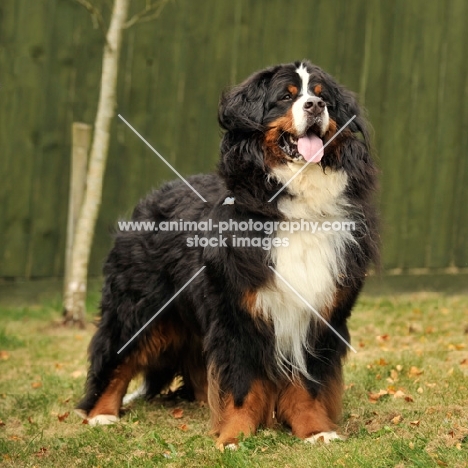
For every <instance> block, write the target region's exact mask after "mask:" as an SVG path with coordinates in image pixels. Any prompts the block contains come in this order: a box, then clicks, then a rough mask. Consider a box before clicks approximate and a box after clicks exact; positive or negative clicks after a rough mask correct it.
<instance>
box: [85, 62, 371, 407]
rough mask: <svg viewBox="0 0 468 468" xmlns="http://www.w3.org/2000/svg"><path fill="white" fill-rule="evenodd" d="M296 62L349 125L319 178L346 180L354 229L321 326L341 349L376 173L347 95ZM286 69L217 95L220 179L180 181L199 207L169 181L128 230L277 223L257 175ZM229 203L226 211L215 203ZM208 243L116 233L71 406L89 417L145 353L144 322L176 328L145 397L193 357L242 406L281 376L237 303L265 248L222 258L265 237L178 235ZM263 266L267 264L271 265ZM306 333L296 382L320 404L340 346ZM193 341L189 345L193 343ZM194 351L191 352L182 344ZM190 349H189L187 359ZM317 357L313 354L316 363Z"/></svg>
mask: <svg viewBox="0 0 468 468" xmlns="http://www.w3.org/2000/svg"><path fill="white" fill-rule="evenodd" d="M303 63H306V65H307V67H308V71H309V72H310V73H311V76H312V78H311V82H312V83H311V84H312V85H314V83H316V84H320V85H321V87H322V98H323V99H324V101H325V102H326V104H327V108H328V112H329V114H330V117H331V119H333V121H335V122H336V124H337V128H341V126H343V125H344V124H345V122H346V121H347V120H349V118H351V117H352V116H353V115H356V118H355V119H354V121H353V122H352V123H351V125H350V127H349V130H348V132H347V133H345V132H343V134H342V135H340V136H339V137H338V138H337V140H336V142H335V144H334V145H333V146H332V145H330V147H328V148H327V149H326V150H325V155H324V157H323V159H322V161H321V163H320V164H321V166H322V168H323V170H326V169H327V168H329V169H331V170H341V169H343V170H344V171H345V172H346V174H347V175H348V185H347V188H346V195H347V198H348V201H349V204H350V206H351V208H350V210H351V211H352V213H353V215H352V216H353V219H355V220H356V222H357V227H358V229H357V231H356V232H355V233H354V234H353V235H354V237H355V239H356V241H357V243H356V244H349V245H348V246H347V251H346V254H345V255H346V261H345V264H346V272H345V275H344V276H345V278H344V279H343V278H340V279H338V278H337V280H336V282H337V287H338V291H339V297H340V302H339V303H338V304H337V305H336V306H335V309H334V310H333V313H332V314H331V319H330V323H331V325H332V326H333V327H334V328H335V329H336V330H338V331H339V332H340V333H341V335H342V336H343V337H344V338H345V339H347V340H349V332H348V329H347V326H346V320H347V318H348V317H349V315H350V313H351V309H352V307H353V305H354V303H355V301H356V298H357V296H358V293H359V291H360V289H361V287H362V284H363V281H364V277H365V275H366V271H367V269H368V266H369V264H370V262H377V257H378V248H377V247H378V245H377V241H376V239H377V234H376V229H377V228H376V224H377V223H376V215H375V211H374V208H373V204H372V194H373V192H374V191H375V184H376V182H375V180H376V169H375V167H374V165H373V162H372V159H371V156H370V143H369V135H368V131H367V127H366V122H365V119H364V118H363V116H362V113H361V110H360V108H359V106H358V104H357V102H356V99H355V96H354V95H353V94H352V93H351V92H349V91H348V90H346V89H345V88H343V87H342V86H340V85H339V84H338V83H336V81H335V80H334V79H333V78H332V77H331V76H330V75H328V74H327V73H325V72H324V71H323V70H321V69H320V68H319V67H317V66H315V65H312V64H310V63H308V62H303ZM298 65H299V62H298V63H295V64H287V65H279V66H276V67H271V68H268V69H266V70H263V71H261V72H258V73H256V74H254V75H252V76H251V77H250V78H248V79H247V80H246V81H245V82H243V83H242V84H240V85H239V86H236V87H234V88H233V89H231V90H229V91H227V92H226V93H224V94H223V96H222V97H221V100H220V106H219V123H220V125H221V127H222V128H223V129H224V131H225V133H224V135H223V138H222V143H221V160H220V163H219V171H218V173H217V174H213V175H198V176H194V177H191V178H189V179H188V180H189V182H190V184H192V185H193V186H194V187H195V188H196V189H197V191H199V192H200V193H201V194H202V195H203V196H204V197H205V198H206V199H207V203H203V201H201V200H200V198H199V197H198V196H197V195H196V194H195V193H193V192H192V190H191V189H190V188H188V187H187V186H186V185H185V184H184V183H183V182H181V181H176V182H171V183H168V184H166V185H164V186H163V187H162V188H160V189H159V190H155V191H153V192H152V193H151V194H150V195H148V196H147V197H146V198H145V199H143V200H142V201H141V202H140V203H139V204H138V206H137V207H136V208H135V211H134V213H133V216H132V220H135V221H140V220H141V221H155V222H161V221H170V220H176V221H177V220H179V219H183V220H192V221H193V220H195V221H203V220H208V219H211V220H213V224H217V223H219V222H221V221H227V220H229V219H232V220H236V221H237V222H240V221H248V220H249V219H255V220H260V221H268V220H273V221H281V220H283V219H284V218H285V215H284V214H283V213H282V212H281V211H280V210H279V208H278V203H279V202H280V200H281V199H282V198H284V197H289V198H291V194H290V193H288V190H287V189H286V190H284V191H283V192H282V193H281V195H280V196H278V197H277V198H275V200H273V202H271V203H268V200H269V199H270V198H271V197H272V196H273V195H274V194H275V193H276V192H277V191H278V190H279V189H280V188H281V185H280V184H279V183H278V182H277V181H275V179H274V178H271V177H268V175H269V174H270V172H271V167H270V166H269V165H268V163H267V162H266V158H265V151H266V150H265V146H264V139H265V131H266V130H267V128H268V124H269V123H270V122H272V121H274V120H275V119H276V118H278V117H279V116H281V115H283V114H284V113H285V112H286V111H287V105H288V104H287V103H282V102H280V101H278V99H279V94H280V93H281V92H283V88H284V86H285V84H287V83H291V82H292V83H293V84H294V83H296V84H297V85H299V84H300V80H299V77H298V76H297V74H296V73H295V69H296V68H297V66H298ZM226 197H234V198H235V203H234V204H223V202H224V201H225V199H226ZM195 234H198V236H208V237H217V236H218V235H219V233H218V232H209V233H208V232H197V233H195V232H190V233H185V232H163V231H158V232H121V231H119V232H117V233H116V236H115V245H114V247H113V249H112V250H111V252H110V254H109V257H108V259H107V261H106V264H105V267H104V275H105V284H104V288H103V294H102V302H101V310H102V319H101V321H100V323H99V328H98V330H97V333H96V334H95V336H94V337H93V339H92V342H91V345H90V362H91V364H90V369H89V373H88V378H87V384H86V396H85V397H84V398H83V400H82V401H81V402H80V403H79V405H78V408H80V409H82V410H85V411H86V412H89V411H90V410H91V409H92V408H93V406H94V405H95V404H96V402H97V400H98V399H99V397H100V396H101V395H102V393H103V392H104V391H105V389H106V387H107V385H108V384H109V380H110V379H111V376H112V374H113V372H114V371H115V369H116V368H117V367H118V366H119V365H120V364H121V363H122V362H124V360H125V359H126V358H127V357H129V356H131V355H132V353H139V352H141V350H142V349H145V346H146V340H148V339H149V336H150V334H151V332H152V330H153V326H154V323H157V322H158V321H159V322H161V321H162V322H164V321H166V322H167V321H171V322H173V323H175V324H176V325H177V327H178V329H180V333H181V335H184V336H183V341H184V344H183V345H181V346H179V347H178V348H177V349H168V350H166V351H165V352H164V353H162V354H161V355H160V356H154V360H153V362H151V363H150V364H149V365H148V367H147V368H146V369H141V370H142V371H143V372H144V373H145V375H146V380H147V384H148V390H147V393H148V396H154V395H155V394H157V393H159V392H160V391H161V390H162V388H163V387H164V386H166V385H167V384H168V383H169V382H170V380H171V379H172V378H173V377H174V375H176V374H184V375H185V376H186V377H187V378H186V380H187V382H186V384H187V385H188V386H189V388H190V376H189V371H188V370H187V365H188V364H187V363H188V361H189V356H188V354H189V355H193V354H194V353H195V354H197V355H198V359H199V362H201V363H202V364H201V365H202V366H204V367H206V366H208V365H210V364H211V365H212V366H214V367H215V368H216V370H217V372H218V373H219V379H220V380H219V384H220V387H221V389H222V391H224V392H227V393H230V394H232V395H233V398H234V401H235V403H236V405H238V406H240V405H242V402H243V400H244V398H245V396H246V394H247V393H248V391H249V389H250V386H251V384H252V382H253V381H254V380H255V379H258V378H262V379H269V380H272V381H278V380H280V379H281V376H280V374H279V372H278V369H277V368H276V363H275V359H274V353H275V335H274V329H273V326H272V323H271V322H269V321H262V320H258V319H257V320H256V319H254V318H253V317H252V315H251V313H250V311H249V310H247V309H246V307H245V304H244V303H243V297H244V295H245V293H246V292H247V291H257V290H258V289H259V288H261V287H263V286H266V285H267V284H269V283H270V282H271V281H272V279H273V272H272V271H271V270H270V269H269V268H268V267H269V265H271V264H272V261H271V259H270V257H269V256H268V252H267V250H264V249H262V248H258V247H251V248H233V247H230V242H231V240H232V236H233V235H239V236H240V235H242V236H243V237H254V236H255V237H258V236H263V237H268V236H267V235H266V234H264V233H258V232H250V231H249V232H244V233H242V234H241V233H235V232H227V233H224V236H226V237H227V238H228V240H229V241H228V242H227V243H228V247H206V248H193V247H188V246H187V237H193V236H194V235H195ZM202 266H205V267H206V268H205V270H204V271H203V272H202V273H201V274H200V275H199V276H198V277H197V278H196V279H195V280H194V281H193V282H192V283H191V284H190V285H189V286H188V287H187V288H186V289H185V290H184V292H183V293H182V294H180V295H179V296H178V297H177V299H176V300H175V301H174V302H172V304H171V305H170V306H169V307H167V308H166V309H165V310H164V311H163V313H162V314H161V315H160V316H159V317H158V318H157V319H156V321H155V322H154V323H152V324H151V325H150V326H148V327H147V329H145V331H144V332H143V333H142V334H141V335H140V336H139V337H138V338H137V339H136V340H134V341H133V342H132V343H131V344H130V345H129V346H128V347H127V348H125V350H124V351H123V352H122V353H120V354H117V351H118V350H119V349H120V348H121V347H122V346H123V345H125V343H126V342H127V341H128V340H129V339H130V338H131V337H132V336H133V334H134V333H136V331H137V330H139V329H140V328H141V327H142V326H143V325H144V324H145V323H146V322H147V321H148V320H149V319H150V318H151V317H152V316H153V315H154V314H155V313H156V312H157V311H158V310H159V309H160V308H161V307H162V306H163V305H164V304H165V302H166V301H167V300H168V299H169V298H171V297H172V296H173V295H174V294H175V293H176V292H177V291H178V290H180V289H181V288H182V286H183V285H184V284H185V283H186V282H187V281H188V280H190V278H191V277H192V276H193V275H194V274H195V273H196V272H197V271H198V270H199V269H200V268H201V267H202ZM272 266H274V265H272ZM311 333H313V334H314V336H315V337H314V340H315V344H314V348H315V350H316V354H315V355H313V356H312V355H308V356H307V362H308V369H309V373H310V374H311V375H312V376H313V378H314V380H307V379H305V384H306V387H307V388H308V390H309V392H310V393H311V395H313V396H317V395H319V393H320V392H321V391H322V389H323V388H326V383H327V381H328V380H330V379H336V378H337V377H339V376H340V375H341V360H342V358H343V356H344V355H345V354H346V351H347V349H346V346H345V344H344V343H343V342H341V341H340V340H339V339H338V338H337V337H336V336H335V335H334V334H333V333H332V332H331V331H330V330H329V329H328V328H326V327H322V328H321V329H320V333H319V334H318V336H317V331H316V330H312V331H311ZM193 337H198V338H197V339H196V340H194V338H193ZM192 341H196V342H197V343H199V344H197V345H194V346H191V345H190V343H191V342H192ZM194 348H195V349H194ZM317 354H318V355H317Z"/></svg>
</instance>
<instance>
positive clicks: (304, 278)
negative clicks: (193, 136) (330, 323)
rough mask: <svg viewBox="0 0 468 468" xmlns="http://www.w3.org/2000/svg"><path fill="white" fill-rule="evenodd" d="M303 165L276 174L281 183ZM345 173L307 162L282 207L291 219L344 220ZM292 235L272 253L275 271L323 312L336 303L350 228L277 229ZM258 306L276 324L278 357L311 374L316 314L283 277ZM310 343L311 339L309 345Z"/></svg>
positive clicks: (263, 293)
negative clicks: (307, 357)
mask: <svg viewBox="0 0 468 468" xmlns="http://www.w3.org/2000/svg"><path fill="white" fill-rule="evenodd" d="M300 167H301V166H299V165H297V164H294V163H291V164H289V165H288V166H282V167H281V168H279V169H278V168H276V169H275V171H274V177H276V178H277V179H279V180H280V181H281V182H283V183H284V182H285V181H287V180H289V178H290V177H291V176H292V175H293V174H294V173H295V172H296V171H297V170H298V169H299V168H300ZM346 183H347V176H346V174H345V173H344V171H340V172H332V171H329V172H327V173H325V174H324V173H323V170H322V168H321V167H319V166H317V165H312V164H311V165H309V166H307V168H306V169H305V170H304V171H303V172H302V173H301V174H300V175H299V176H298V177H296V178H295V179H294V181H293V182H292V183H291V184H290V186H289V187H288V191H289V192H290V193H292V194H294V195H296V196H295V197H294V198H292V199H288V198H287V197H284V198H283V199H282V200H281V201H280V202H279V208H280V210H281V211H282V212H283V214H284V215H285V216H286V217H287V218H288V219H290V220H299V219H304V220H307V221H318V222H319V223H322V222H324V221H329V222H333V221H344V220H346V199H345V196H344V190H345V188H346ZM275 235H276V236H277V237H280V238H283V239H284V238H287V239H288V244H289V245H288V247H277V248H274V249H272V250H271V252H270V255H271V259H272V261H273V267H274V268H275V270H276V271H277V272H278V273H279V274H280V275H281V276H282V277H283V278H284V279H285V280H286V281H287V282H288V283H290V284H291V285H292V286H293V287H294V288H295V289H296V291H297V292H298V293H299V294H300V295H301V296H302V297H303V298H304V299H305V300H306V301H307V302H308V303H309V304H310V305H311V306H312V307H314V308H315V309H316V310H317V311H318V312H319V313H323V312H324V311H325V310H326V309H327V307H330V306H331V305H332V304H333V300H334V296H335V293H336V282H337V280H338V278H339V276H340V275H341V274H342V272H343V271H344V262H343V258H344V251H345V247H346V245H347V244H348V243H349V242H353V237H352V233H351V232H349V231H324V230H317V231H316V232H315V233H312V232H311V231H297V232H294V233H289V232H284V231H278V232H276V234H275ZM257 306H258V307H259V310H261V311H262V313H263V314H264V315H265V316H266V317H268V318H269V319H271V320H272V321H273V324H274V328H275V335H276V352H277V361H278V364H279V366H280V367H281V368H283V369H284V366H285V364H289V365H292V367H293V369H294V370H295V371H296V372H298V373H300V374H302V375H305V376H308V373H307V368H306V362H305V356H304V351H305V350H307V351H308V352H310V353H313V349H310V348H311V346H310V345H311V343H310V341H308V336H309V331H310V330H309V329H310V326H311V323H316V322H317V320H318V318H317V317H316V316H315V314H314V312H313V311H312V310H310V309H309V308H308V307H307V306H305V304H304V302H303V301H302V300H301V299H300V298H299V297H298V296H297V295H296V294H295V293H294V292H293V291H292V290H291V289H290V288H289V287H288V286H287V285H286V284H285V283H284V282H283V281H281V279H279V278H275V280H274V284H273V286H270V287H269V288H264V289H263V290H261V291H260V292H259V294H258V296H257ZM308 343H309V344H308Z"/></svg>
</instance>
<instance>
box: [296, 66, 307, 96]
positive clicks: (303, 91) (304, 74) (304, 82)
mask: <svg viewBox="0 0 468 468" xmlns="http://www.w3.org/2000/svg"><path fill="white" fill-rule="evenodd" d="M296 73H297V74H298V75H299V76H300V77H301V82H302V86H301V94H308V93H309V78H310V75H309V72H308V71H307V68H306V66H305V65H304V64H303V63H301V65H300V66H299V68H297V69H296Z"/></svg>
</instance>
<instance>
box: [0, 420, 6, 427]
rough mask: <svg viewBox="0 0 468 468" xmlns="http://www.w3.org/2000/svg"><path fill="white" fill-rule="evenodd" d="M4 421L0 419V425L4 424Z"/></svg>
mask: <svg viewBox="0 0 468 468" xmlns="http://www.w3.org/2000/svg"><path fill="white" fill-rule="evenodd" d="M4 425H5V423H4V422H3V421H2V420H1V419H0V427H2V426H4Z"/></svg>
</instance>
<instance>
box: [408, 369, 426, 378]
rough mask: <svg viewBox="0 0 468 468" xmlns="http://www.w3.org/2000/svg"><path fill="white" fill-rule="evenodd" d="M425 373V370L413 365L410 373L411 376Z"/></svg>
mask: <svg viewBox="0 0 468 468" xmlns="http://www.w3.org/2000/svg"><path fill="white" fill-rule="evenodd" d="M423 373H424V371H423V370H421V369H418V368H417V367H416V366H411V368H410V370H409V373H408V375H409V377H417V376H418V375H421V374H423Z"/></svg>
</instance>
